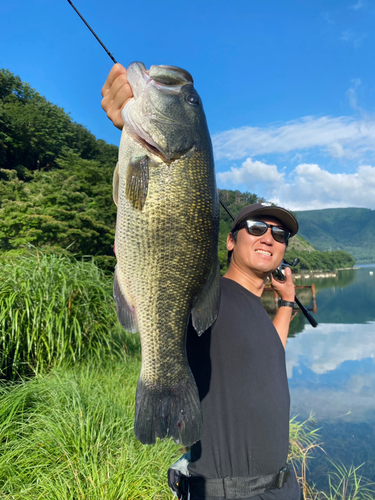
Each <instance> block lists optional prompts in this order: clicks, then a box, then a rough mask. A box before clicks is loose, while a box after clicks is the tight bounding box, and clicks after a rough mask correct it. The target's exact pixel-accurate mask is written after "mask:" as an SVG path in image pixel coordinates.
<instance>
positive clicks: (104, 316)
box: [0, 253, 117, 379]
mask: <svg viewBox="0 0 375 500" xmlns="http://www.w3.org/2000/svg"><path fill="white" fill-rule="evenodd" d="M0 265H1V280H0V377H3V378H4V377H5V378H7V379H14V378H16V377H19V376H20V375H29V374H31V373H39V372H41V371H46V370H48V369H49V368H51V366H59V365H60V364H61V363H62V362H63V361H64V360H66V359H67V358H70V359H71V360H72V361H76V360H77V359H79V358H81V357H82V356H83V355H84V354H85V353H87V352H90V354H91V355H92V353H95V352H97V353H99V351H100V352H102V350H103V349H104V350H109V351H110V350H111V349H112V347H113V341H114V335H115V334H114V333H112V332H113V327H114V325H117V320H116V313H115V307H114V303H113V298H112V289H111V287H112V280H111V279H105V275H104V274H103V272H102V271H100V269H98V267H97V266H96V265H95V264H94V262H92V261H90V262H77V261H72V260H71V259H69V258H67V257H64V256H62V255H60V256H59V255H53V254H50V255H45V254H40V253H35V254H30V255H29V256H26V257H25V256H23V257H22V256H21V257H18V258H15V259H13V260H10V259H3V260H0Z"/></svg>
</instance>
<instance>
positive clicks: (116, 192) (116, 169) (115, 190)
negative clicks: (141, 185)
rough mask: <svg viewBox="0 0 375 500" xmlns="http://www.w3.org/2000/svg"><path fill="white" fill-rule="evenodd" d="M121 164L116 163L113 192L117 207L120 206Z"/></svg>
mask: <svg viewBox="0 0 375 500" xmlns="http://www.w3.org/2000/svg"><path fill="white" fill-rule="evenodd" d="M118 169H119V162H117V163H116V168H115V171H114V172H113V191H112V196H113V201H114V202H115V205H116V206H118V185H119V173H118Z"/></svg>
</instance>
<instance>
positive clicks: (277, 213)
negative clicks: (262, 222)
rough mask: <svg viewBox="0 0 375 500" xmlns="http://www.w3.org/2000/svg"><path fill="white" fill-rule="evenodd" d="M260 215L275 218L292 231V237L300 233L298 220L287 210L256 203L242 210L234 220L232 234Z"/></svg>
mask: <svg viewBox="0 0 375 500" xmlns="http://www.w3.org/2000/svg"><path fill="white" fill-rule="evenodd" d="M260 215H268V216H270V217H275V218H276V219H278V220H279V221H280V222H281V223H282V225H283V226H284V227H285V229H288V231H290V236H294V235H295V234H297V232H298V222H297V220H296V218H295V217H294V216H293V215H292V214H291V213H290V212H288V211H287V210H285V208H281V207H276V206H274V205H268V204H265V203H254V204H253V205H247V206H246V207H244V208H243V209H242V210H240V212H239V214H238V215H237V217H236V218H235V219H234V222H233V224H232V228H231V232H233V231H235V230H236V229H238V227H239V226H240V225H241V224H242V223H243V222H244V221H245V220H248V219H251V217H254V216H256V217H259V216H260Z"/></svg>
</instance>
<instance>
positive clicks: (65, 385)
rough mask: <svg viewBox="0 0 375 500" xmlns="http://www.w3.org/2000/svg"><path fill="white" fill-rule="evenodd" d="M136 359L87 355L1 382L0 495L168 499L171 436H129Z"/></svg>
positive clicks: (173, 453)
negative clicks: (148, 439) (150, 439)
mask: <svg viewBox="0 0 375 500" xmlns="http://www.w3.org/2000/svg"><path fill="white" fill-rule="evenodd" d="M139 369H140V363H139V361H134V360H132V361H130V360H128V361H127V362H126V361H125V360H123V361H121V360H116V361H113V360H111V361H110V362H103V363H102V364H101V365H98V364H97V363H96V362H95V361H87V362H84V363H80V364H78V365H76V366H70V367H69V368H65V369H63V368H59V369H53V370H52V371H51V372H50V373H49V374H48V375H44V376H36V377H35V378H34V379H32V380H30V381H28V382H26V383H12V384H9V383H7V384H4V383H3V385H2V387H1V390H0V498H8V499H17V500H21V499H22V500H33V499H47V498H48V499H49V500H52V499H56V500H61V499H64V500H65V499H71V500H73V499H74V500H77V499H85V500H86V499H87V500H89V499H90V500H103V499H105V500H125V499H129V500H157V499H158V500H167V499H170V498H171V494H170V491H169V489H168V486H167V481H166V473H167V469H168V466H169V465H170V464H171V463H173V462H174V461H175V460H176V459H177V457H178V456H179V454H180V450H179V448H178V447H177V446H176V445H175V444H174V443H172V442H170V441H158V442H157V443H156V444H155V445H153V446H143V445H141V444H140V443H139V442H138V441H137V440H136V439H135V437H134V431H133V422H134V400H135V387H136V380H137V377H138V373H139Z"/></svg>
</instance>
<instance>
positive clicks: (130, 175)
mask: <svg viewBox="0 0 375 500" xmlns="http://www.w3.org/2000/svg"><path fill="white" fill-rule="evenodd" d="M149 162H150V159H149V157H148V156H147V155H145V156H142V157H137V158H131V159H130V162H129V165H128V168H127V171H126V198H127V199H128V201H129V202H130V203H131V205H132V206H133V208H135V209H136V210H142V209H143V207H144V205H145V203H146V198H147V191H148V169H149Z"/></svg>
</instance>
